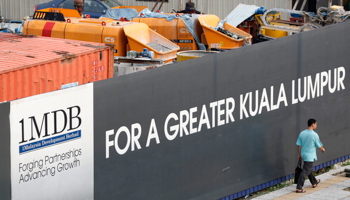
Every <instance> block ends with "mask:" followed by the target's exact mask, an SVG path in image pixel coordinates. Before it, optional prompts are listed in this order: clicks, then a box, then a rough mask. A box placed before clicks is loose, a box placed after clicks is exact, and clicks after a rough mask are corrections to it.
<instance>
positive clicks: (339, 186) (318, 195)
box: [253, 166, 350, 200]
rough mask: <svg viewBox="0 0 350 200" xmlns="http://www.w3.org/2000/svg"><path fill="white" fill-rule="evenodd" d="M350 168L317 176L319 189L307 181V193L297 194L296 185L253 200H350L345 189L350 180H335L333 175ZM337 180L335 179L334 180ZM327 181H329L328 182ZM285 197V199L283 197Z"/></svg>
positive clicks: (349, 184)
mask: <svg viewBox="0 0 350 200" xmlns="http://www.w3.org/2000/svg"><path fill="white" fill-rule="evenodd" d="M346 168H350V166H344V167H340V168H337V169H332V170H330V171H329V172H327V173H324V174H321V175H319V176H317V177H316V178H317V179H321V183H320V184H319V186H318V187H319V188H312V187H311V183H310V182H309V181H308V180H306V181H305V185H304V188H305V190H306V193H303V194H298V193H296V192H295V190H296V184H293V185H290V186H288V187H285V188H282V189H279V190H276V191H273V192H270V193H268V194H265V195H262V196H259V197H256V198H253V199H255V200H267V199H276V198H278V199H298V200H304V199H305V200H306V199H315V200H316V199H317V200H320V199H338V200H350V192H349V191H344V190H343V189H345V188H348V187H350V178H342V177H340V178H335V177H337V176H334V175H333V174H335V173H337V172H341V171H344V169H346ZM334 178H335V179H334ZM326 180H327V181H326ZM282 196H283V197H282Z"/></svg>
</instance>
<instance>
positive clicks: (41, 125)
mask: <svg viewBox="0 0 350 200" xmlns="http://www.w3.org/2000/svg"><path fill="white" fill-rule="evenodd" d="M92 88H93V85H92V84H88V85H83V86H80V87H75V88H71V89H69V90H60V91H58V92H52V93H46V94H43V95H37V96H33V97H30V98H24V99H20V100H16V101H12V102H11V115H10V121H11V123H10V124H11V125H10V126H11V137H10V139H11V143H10V144H11V148H10V149H11V188H12V191H11V192H12V199H24V198H26V199H27V198H29V199H31V198H33V199H47V198H48V197H49V198H50V199H92V198H93V180H94V179H93V118H92V115H93V111H92V107H93V101H92V99H93V97H92V95H93V93H92V92H93V90H92ZM38 191H40V193H39V194H38ZM53 194H54V195H53Z"/></svg>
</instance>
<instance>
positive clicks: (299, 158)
mask: <svg viewBox="0 0 350 200" xmlns="http://www.w3.org/2000/svg"><path fill="white" fill-rule="evenodd" d="M300 151H301V146H298V160H301V154H300Z"/></svg>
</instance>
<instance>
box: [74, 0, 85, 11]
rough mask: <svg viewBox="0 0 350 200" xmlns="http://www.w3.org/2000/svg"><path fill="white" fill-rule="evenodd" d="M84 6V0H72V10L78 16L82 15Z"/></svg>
mask: <svg viewBox="0 0 350 200" xmlns="http://www.w3.org/2000/svg"><path fill="white" fill-rule="evenodd" d="M83 6H84V0H74V8H75V9H77V10H78V11H79V14H82V12H83Z"/></svg>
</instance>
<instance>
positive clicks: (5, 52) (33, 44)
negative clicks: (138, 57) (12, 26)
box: [0, 33, 114, 102]
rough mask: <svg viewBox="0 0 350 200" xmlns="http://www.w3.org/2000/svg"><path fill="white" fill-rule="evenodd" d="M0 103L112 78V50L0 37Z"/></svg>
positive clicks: (67, 42)
mask: <svg viewBox="0 0 350 200" xmlns="http://www.w3.org/2000/svg"><path fill="white" fill-rule="evenodd" d="M0 46H1V49H0V102H3V101H11V100H14V99H19V98H23V97H28V96H32V95H36V94H40V93H45V92H50V91H54V90H59V89H64V88H67V87H71V86H76V85H81V84H85V83H90V82H94V81H98V80H103V79H108V78H112V77H113V71H114V69H113V67H114V66H113V65H114V56H113V47H112V46H109V45H106V44H101V43H93V42H83V41H75V40H64V39H58V38H50V37H40V36H19V35H13V34H9V33H0Z"/></svg>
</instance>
